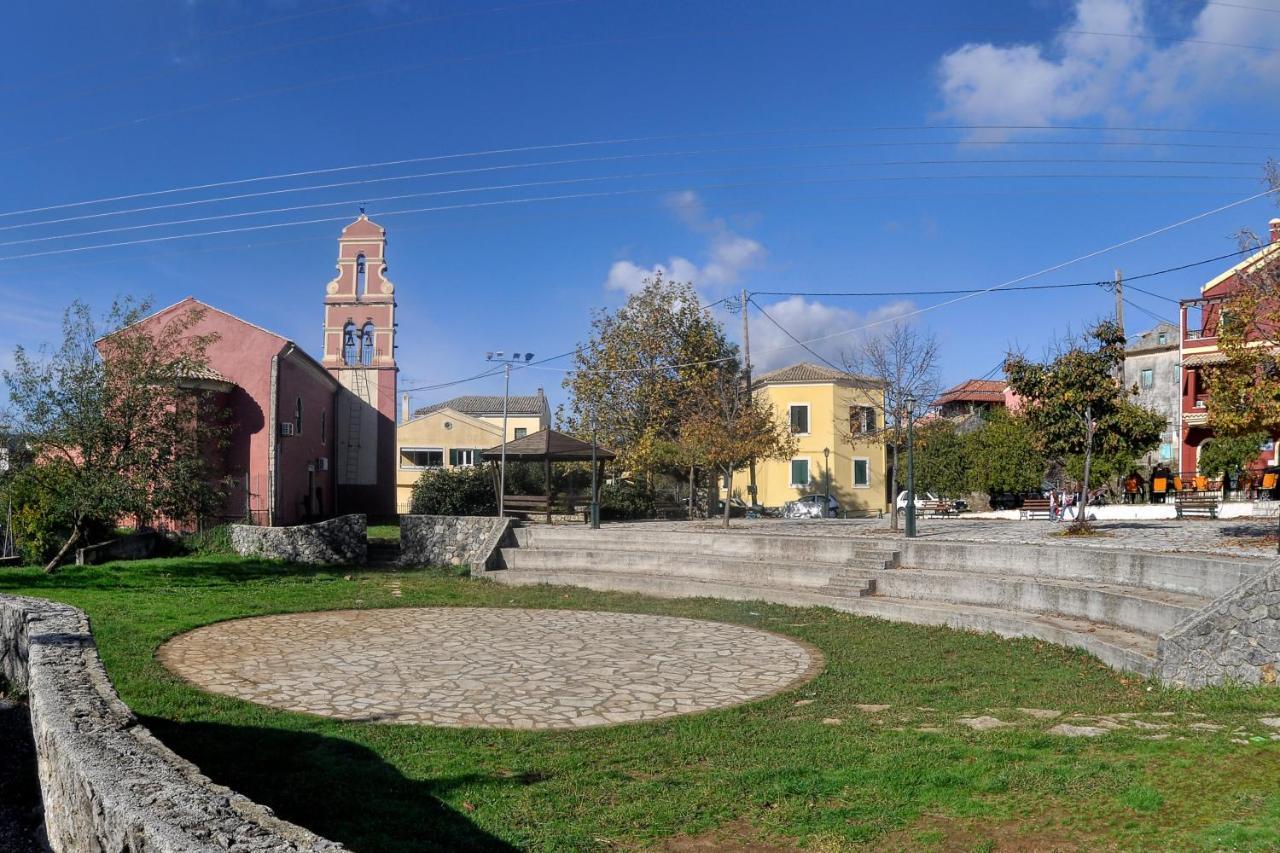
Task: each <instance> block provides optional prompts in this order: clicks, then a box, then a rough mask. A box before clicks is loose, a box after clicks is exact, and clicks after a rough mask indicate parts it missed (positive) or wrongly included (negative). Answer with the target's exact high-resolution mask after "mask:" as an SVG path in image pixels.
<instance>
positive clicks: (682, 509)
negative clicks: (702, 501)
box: [653, 501, 689, 519]
mask: <svg viewBox="0 0 1280 853" xmlns="http://www.w3.org/2000/svg"><path fill="white" fill-rule="evenodd" d="M653 514H654V517H656V518H662V519H667V518H688V517H689V505H688V504H683V503H679V502H677V501H656V502H655V503H654V505H653Z"/></svg>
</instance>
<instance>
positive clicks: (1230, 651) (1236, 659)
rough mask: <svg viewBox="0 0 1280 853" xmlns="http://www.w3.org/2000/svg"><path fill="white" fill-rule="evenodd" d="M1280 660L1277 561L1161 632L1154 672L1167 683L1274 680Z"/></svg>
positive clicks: (1197, 684) (1279, 572)
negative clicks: (1262, 571) (1264, 570)
mask: <svg viewBox="0 0 1280 853" xmlns="http://www.w3.org/2000/svg"><path fill="white" fill-rule="evenodd" d="M1278 663H1280V562H1277V563H1273V564H1272V565H1271V567H1270V568H1269V569H1268V570H1267V571H1266V572H1264V573H1262V574H1260V575H1258V576H1257V577H1255V578H1253V579H1252V580H1249V581H1246V582H1245V583H1243V584H1241V585H1240V586H1238V587H1236V588H1235V589H1233V590H1231V591H1230V592H1228V593H1226V594H1225V595H1222V596H1220V597H1219V598H1217V599H1216V600H1215V601H1214V602H1213V603H1212V604H1210V605H1209V606H1208V607H1205V608H1204V609H1202V610H1200V611H1198V612H1196V613H1193V614H1192V615H1191V616H1188V617H1187V618H1186V619H1184V620H1182V621H1181V622H1179V623H1178V624H1177V625H1175V626H1173V627H1172V628H1170V629H1169V630H1168V631H1167V632H1166V633H1164V634H1163V635H1161V637H1160V642H1159V645H1158V646H1157V649H1156V672H1157V674H1158V675H1159V677H1160V680H1161V681H1163V682H1164V683H1165V684H1172V685H1176V686H1179V687H1204V686H1207V685H1210V684H1221V683H1223V682H1224V681H1234V682H1239V683H1242V684H1272V685H1274V684H1276V680H1277V671H1276V668H1277V664H1278Z"/></svg>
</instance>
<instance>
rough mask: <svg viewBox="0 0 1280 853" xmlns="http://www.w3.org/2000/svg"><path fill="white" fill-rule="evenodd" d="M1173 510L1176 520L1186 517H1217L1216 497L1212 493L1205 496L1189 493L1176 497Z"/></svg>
mask: <svg viewBox="0 0 1280 853" xmlns="http://www.w3.org/2000/svg"><path fill="white" fill-rule="evenodd" d="M1175 510H1176V512H1177V514H1178V518H1184V517H1187V516H1201V517H1204V518H1217V517H1218V496H1217V495H1215V494H1213V493H1212V492H1210V493H1206V494H1199V493H1195V492H1193V493H1191V494H1181V495H1178V500H1177V503H1176V504H1175Z"/></svg>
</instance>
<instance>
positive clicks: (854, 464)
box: [849, 456, 871, 489]
mask: <svg viewBox="0 0 1280 853" xmlns="http://www.w3.org/2000/svg"><path fill="white" fill-rule="evenodd" d="M859 462H865V463H867V481H866V482H865V483H861V484H860V483H859V482H858V463H859ZM850 464H851V465H852V468H851V469H850V472H849V473H850V474H851V475H852V478H853V479H852V480H850V482H852V483H853V487H854V488H855V489H869V488H871V458H870V457H869V456H855V457H853V462H852V463H850Z"/></svg>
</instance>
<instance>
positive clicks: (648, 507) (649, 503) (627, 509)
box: [600, 480, 653, 520]
mask: <svg viewBox="0 0 1280 853" xmlns="http://www.w3.org/2000/svg"><path fill="white" fill-rule="evenodd" d="M600 517H601V518H604V519H611V520H618V519H626V518H652V517H653V492H652V491H651V490H650V489H649V486H648V484H646V483H642V482H637V481H635V480H619V481H617V482H613V483H608V484H606V485H605V486H604V487H603V488H602V489H600Z"/></svg>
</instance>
